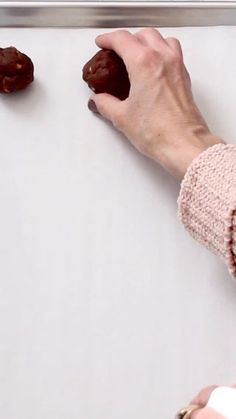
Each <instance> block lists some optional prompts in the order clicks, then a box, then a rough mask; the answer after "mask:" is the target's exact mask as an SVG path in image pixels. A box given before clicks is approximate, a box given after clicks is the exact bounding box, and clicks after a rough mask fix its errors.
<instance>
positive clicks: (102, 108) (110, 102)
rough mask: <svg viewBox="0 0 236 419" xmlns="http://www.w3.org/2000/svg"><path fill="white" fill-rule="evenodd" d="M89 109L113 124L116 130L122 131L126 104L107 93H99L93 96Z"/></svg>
mask: <svg viewBox="0 0 236 419" xmlns="http://www.w3.org/2000/svg"><path fill="white" fill-rule="evenodd" d="M88 107H89V109H90V110H91V111H93V112H94V113H98V114H100V115H101V116H103V118H105V119H107V120H108V121H110V122H112V124H113V125H114V126H115V127H116V128H118V129H120V124H121V116H122V113H123V107H124V102H121V101H120V100H119V99H117V98H116V97H114V96H111V95H109V94H107V93H99V94H96V95H93V96H91V98H90V99H89V102H88Z"/></svg>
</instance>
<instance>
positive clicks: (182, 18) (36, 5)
mask: <svg viewBox="0 0 236 419" xmlns="http://www.w3.org/2000/svg"><path fill="white" fill-rule="evenodd" d="M218 25H227V26H228V25H236V1H232V2H222V1H220V2H215V1H214V2H209V1H208V2H198V1H193V2H175V3H173V2H164V1H162V2H119V1H117V2H76V1H75V2H2V3H0V27H21V28H27V27H31V28H33V27H73V28H82V27H97V28H106V27H113V28H114V27H143V26H156V27H175V26H218Z"/></svg>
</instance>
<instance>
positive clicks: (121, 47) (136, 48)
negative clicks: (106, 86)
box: [96, 30, 144, 72]
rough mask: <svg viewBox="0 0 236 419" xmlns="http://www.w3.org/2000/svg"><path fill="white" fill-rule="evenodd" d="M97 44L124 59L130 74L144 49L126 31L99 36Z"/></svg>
mask: <svg viewBox="0 0 236 419" xmlns="http://www.w3.org/2000/svg"><path fill="white" fill-rule="evenodd" d="M96 44H97V46H98V47H100V48H104V49H112V50H113V51H115V52H116V53H117V54H118V55H119V56H120V57H121V58H122V59H123V61H124V63H125V65H126V67H127V70H128V72H129V70H130V69H131V68H132V66H134V65H135V59H136V57H137V56H139V55H140V53H142V51H143V49H144V46H143V44H142V43H141V42H140V41H139V40H138V39H137V38H136V37H135V36H134V35H132V34H131V33H130V32H128V31H124V30H118V31H115V32H110V33H106V34H104V35H99V36H97V38H96Z"/></svg>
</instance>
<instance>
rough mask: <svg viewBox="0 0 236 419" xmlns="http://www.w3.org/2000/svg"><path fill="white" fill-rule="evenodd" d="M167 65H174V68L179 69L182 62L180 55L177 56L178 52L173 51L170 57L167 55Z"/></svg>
mask: <svg viewBox="0 0 236 419" xmlns="http://www.w3.org/2000/svg"><path fill="white" fill-rule="evenodd" d="M168 62H169V64H172V65H174V66H175V67H181V66H182V63H183V60H182V57H181V55H180V54H178V52H175V51H173V52H172V53H171V54H170V55H169V59H168Z"/></svg>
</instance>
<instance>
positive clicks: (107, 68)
mask: <svg viewBox="0 0 236 419" xmlns="http://www.w3.org/2000/svg"><path fill="white" fill-rule="evenodd" d="M83 80H84V81H86V82H87V84H88V86H89V87H90V89H92V90H93V91H94V92H95V93H109V94H110V95H113V96H116V97H117V98H118V99H120V100H125V99H126V98H127V97H128V96H129V90H130V81H129V76H128V73H127V70H126V67H125V65H124V62H123V60H122V59H121V58H120V57H119V56H118V55H117V54H116V53H115V52H114V51H112V50H108V49H102V50H101V51H99V52H97V54H95V55H94V57H92V58H91V60H89V61H88V62H87V64H85V66H84V68H83Z"/></svg>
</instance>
